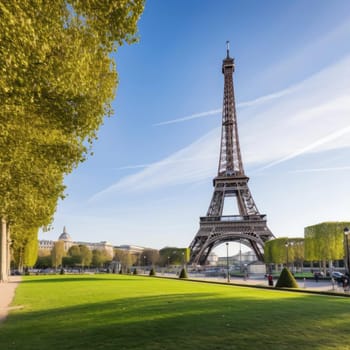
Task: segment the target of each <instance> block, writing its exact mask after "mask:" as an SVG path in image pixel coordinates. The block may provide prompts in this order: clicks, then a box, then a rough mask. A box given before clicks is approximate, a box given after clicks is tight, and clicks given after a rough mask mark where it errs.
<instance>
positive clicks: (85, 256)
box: [79, 245, 92, 267]
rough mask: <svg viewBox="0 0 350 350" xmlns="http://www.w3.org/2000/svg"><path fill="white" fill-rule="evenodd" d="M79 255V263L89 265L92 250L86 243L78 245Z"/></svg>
mask: <svg viewBox="0 0 350 350" xmlns="http://www.w3.org/2000/svg"><path fill="white" fill-rule="evenodd" d="M79 248H80V256H81V265H82V267H84V266H90V264H91V260H92V252H91V250H90V249H89V248H88V247H87V246H86V245H79Z"/></svg>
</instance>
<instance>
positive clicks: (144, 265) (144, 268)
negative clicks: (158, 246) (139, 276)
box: [143, 255, 147, 274]
mask: <svg viewBox="0 0 350 350" xmlns="http://www.w3.org/2000/svg"><path fill="white" fill-rule="evenodd" d="M143 259H144V261H143V273H144V274H146V259H147V257H146V255H144V256H143Z"/></svg>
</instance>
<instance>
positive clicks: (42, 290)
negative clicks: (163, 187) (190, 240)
mask: <svg viewBox="0 0 350 350" xmlns="http://www.w3.org/2000/svg"><path fill="white" fill-rule="evenodd" d="M14 305H22V306H23V308H22V309H19V310H15V311H13V312H12V313H11V314H10V316H9V318H8V319H7V321H6V322H5V323H4V324H2V325H0V347H1V349H21V350H22V349H23V350H25V349H36V350H41V349H48V348H50V349H58V350H60V349H78V350H79V349H170V350H171V349H342V350H343V349H350V345H348V344H350V336H349V335H348V334H349V329H350V306H349V305H350V300H349V299H348V298H341V297H328V296H318V295H309V294H302V293H292V292H282V291H274V290H264V289H254V288H245V287H233V286H226V285H213V284H205V283H198V282H189V281H181V280H167V279H158V278H152V277H140V276H121V275H97V276H93V275H91V276H51V277H50V276H45V277H26V278H25V279H24V280H23V282H22V283H21V284H20V286H19V287H18V289H17V292H16V297H15V301H14Z"/></svg>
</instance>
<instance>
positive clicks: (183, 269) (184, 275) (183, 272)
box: [179, 267, 188, 278]
mask: <svg viewBox="0 0 350 350" xmlns="http://www.w3.org/2000/svg"><path fill="white" fill-rule="evenodd" d="M179 278H188V275H187V271H186V269H185V268H184V267H183V268H182V270H181V272H180V276H179Z"/></svg>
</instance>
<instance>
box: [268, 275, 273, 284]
mask: <svg viewBox="0 0 350 350" xmlns="http://www.w3.org/2000/svg"><path fill="white" fill-rule="evenodd" d="M267 280H268V281H269V286H273V278H272V275H271V274H269V275H268V276H267Z"/></svg>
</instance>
